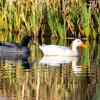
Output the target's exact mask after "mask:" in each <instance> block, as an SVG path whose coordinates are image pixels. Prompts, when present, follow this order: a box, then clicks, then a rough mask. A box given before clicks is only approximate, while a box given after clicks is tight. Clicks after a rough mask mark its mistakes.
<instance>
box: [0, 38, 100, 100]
mask: <svg viewBox="0 0 100 100" xmlns="http://www.w3.org/2000/svg"><path fill="white" fill-rule="evenodd" d="M5 39H6V40H5ZM8 40H9V41H15V42H20V41H21V39H20V38H17V40H18V41H17V40H16V39H15V40H13V39H9V38H8V39H7V38H3V37H2V39H1V41H8ZM62 41H63V40H60V41H54V40H53V41H50V42H46V41H45V40H43V41H42V43H45V44H59V45H66V46H70V44H71V41H72V40H66V41H65V42H62ZM33 42H35V45H34V43H33ZM85 44H86V45H87V46H88V48H86V49H79V50H80V53H81V57H80V58H75V57H74V58H66V57H45V56H43V54H42V52H41V50H40V49H39V42H38V40H34V41H31V42H30V44H29V48H30V50H31V55H30V56H29V57H26V58H24V59H22V58H20V59H7V58H6V59H5V58H2V57H1V58H0V100H100V81H99V80H100V68H99V67H100V43H97V42H96V41H92V42H90V41H85Z"/></svg>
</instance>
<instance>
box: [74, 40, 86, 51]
mask: <svg viewBox="0 0 100 100" xmlns="http://www.w3.org/2000/svg"><path fill="white" fill-rule="evenodd" d="M77 47H83V48H86V45H84V44H83V42H82V41H81V40H80V39H75V40H74V41H73V43H72V48H73V49H74V48H75V49H76V48H77Z"/></svg>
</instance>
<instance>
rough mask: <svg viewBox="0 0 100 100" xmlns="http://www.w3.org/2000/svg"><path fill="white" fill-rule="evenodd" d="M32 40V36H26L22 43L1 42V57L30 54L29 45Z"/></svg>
mask: <svg viewBox="0 0 100 100" xmlns="http://www.w3.org/2000/svg"><path fill="white" fill-rule="evenodd" d="M29 41H30V36H24V37H23V39H22V43H21V44H20V43H13V42H0V57H1V58H2V57H12V58H13V57H18V56H19V57H21V56H22V57H26V56H27V55H29V54H30V49H29V48H28V47H27V46H28V43H29Z"/></svg>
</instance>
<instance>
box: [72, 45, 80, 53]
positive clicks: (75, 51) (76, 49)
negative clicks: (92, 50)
mask: <svg viewBox="0 0 100 100" xmlns="http://www.w3.org/2000/svg"><path fill="white" fill-rule="evenodd" d="M72 50H73V52H74V53H75V54H77V55H78V54H79V53H78V47H77V46H75V45H72Z"/></svg>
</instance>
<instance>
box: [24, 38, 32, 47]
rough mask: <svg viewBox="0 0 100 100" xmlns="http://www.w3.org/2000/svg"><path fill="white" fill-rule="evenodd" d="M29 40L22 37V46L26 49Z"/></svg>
mask: <svg viewBox="0 0 100 100" xmlns="http://www.w3.org/2000/svg"><path fill="white" fill-rule="evenodd" d="M30 39H31V37H30V36H24V37H23V39H22V46H25V47H27V46H28V43H29V41H30Z"/></svg>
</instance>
